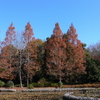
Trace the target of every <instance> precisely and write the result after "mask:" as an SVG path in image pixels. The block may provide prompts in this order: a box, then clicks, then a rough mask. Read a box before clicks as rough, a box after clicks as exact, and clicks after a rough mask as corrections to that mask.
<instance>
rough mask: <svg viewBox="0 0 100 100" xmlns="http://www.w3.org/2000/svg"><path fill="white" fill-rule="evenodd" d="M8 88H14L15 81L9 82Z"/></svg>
mask: <svg viewBox="0 0 100 100" xmlns="http://www.w3.org/2000/svg"><path fill="white" fill-rule="evenodd" d="M6 86H7V87H10V88H13V87H14V83H13V81H8V82H7V84H6Z"/></svg>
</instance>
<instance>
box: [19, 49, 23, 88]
mask: <svg viewBox="0 0 100 100" xmlns="http://www.w3.org/2000/svg"><path fill="white" fill-rule="evenodd" d="M19 53H20V58H19V62H20V65H19V80H20V87H21V88H22V87H23V86H22V77H21V74H22V73H21V65H22V63H21V50H20V51H19Z"/></svg>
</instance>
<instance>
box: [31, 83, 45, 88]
mask: <svg viewBox="0 0 100 100" xmlns="http://www.w3.org/2000/svg"><path fill="white" fill-rule="evenodd" d="M32 85H33V86H34V87H44V84H43V83H32Z"/></svg>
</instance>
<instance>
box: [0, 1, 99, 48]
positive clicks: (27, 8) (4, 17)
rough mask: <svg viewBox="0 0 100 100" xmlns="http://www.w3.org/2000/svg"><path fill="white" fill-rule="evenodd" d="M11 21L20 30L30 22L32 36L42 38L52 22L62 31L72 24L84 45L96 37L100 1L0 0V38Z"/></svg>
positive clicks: (48, 35)
mask: <svg viewBox="0 0 100 100" xmlns="http://www.w3.org/2000/svg"><path fill="white" fill-rule="evenodd" d="M11 22H13V23H14V26H15V27H16V31H19V32H20V31H23V30H24V29H25V25H26V24H27V22H30V23H31V25H32V28H33V31H34V34H35V35H34V36H35V37H36V38H39V39H42V40H45V39H46V38H47V37H50V36H51V34H52V33H53V28H54V26H55V23H56V22H58V23H59V24H60V27H61V30H62V32H63V33H66V32H67V30H68V28H69V26H70V24H71V23H73V24H74V26H75V28H76V30H77V34H78V39H79V40H81V42H83V43H86V44H87V46H89V45H90V44H95V43H96V42H98V41H99V40H100V0H0V39H1V40H3V39H4V37H5V34H6V30H7V29H8V27H9V25H10V24H11Z"/></svg>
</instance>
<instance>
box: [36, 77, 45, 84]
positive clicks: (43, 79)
mask: <svg viewBox="0 0 100 100" xmlns="http://www.w3.org/2000/svg"><path fill="white" fill-rule="evenodd" d="M38 83H46V79H45V78H41V79H40V80H39V81H38Z"/></svg>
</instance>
